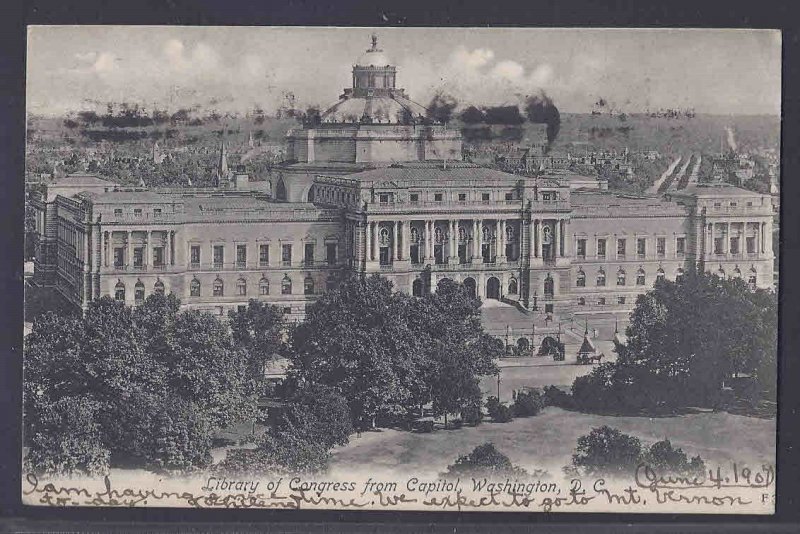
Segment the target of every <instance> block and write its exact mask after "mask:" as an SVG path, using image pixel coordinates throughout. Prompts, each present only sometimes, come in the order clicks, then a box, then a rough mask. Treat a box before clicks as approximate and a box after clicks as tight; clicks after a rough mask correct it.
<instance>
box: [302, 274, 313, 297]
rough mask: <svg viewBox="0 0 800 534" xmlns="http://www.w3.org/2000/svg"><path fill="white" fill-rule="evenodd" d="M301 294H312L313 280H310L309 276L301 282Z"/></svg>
mask: <svg viewBox="0 0 800 534" xmlns="http://www.w3.org/2000/svg"><path fill="white" fill-rule="evenodd" d="M303 294H305V295H313V294H314V279H313V278H311V275H309V276H306V279H305V280H303Z"/></svg>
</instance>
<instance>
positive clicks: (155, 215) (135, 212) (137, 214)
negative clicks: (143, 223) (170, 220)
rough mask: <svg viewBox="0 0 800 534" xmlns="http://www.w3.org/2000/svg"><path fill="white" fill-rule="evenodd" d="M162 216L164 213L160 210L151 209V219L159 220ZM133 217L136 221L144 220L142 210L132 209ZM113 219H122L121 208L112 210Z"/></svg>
mask: <svg viewBox="0 0 800 534" xmlns="http://www.w3.org/2000/svg"><path fill="white" fill-rule="evenodd" d="M163 214H164V212H163V211H162V210H161V208H153V218H154V219H160V218H161V217H162V215H163ZM133 216H134V218H136V219H142V218H144V212H143V211H142V208H133ZM114 217H115V218H116V219H119V218H121V217H122V208H114Z"/></svg>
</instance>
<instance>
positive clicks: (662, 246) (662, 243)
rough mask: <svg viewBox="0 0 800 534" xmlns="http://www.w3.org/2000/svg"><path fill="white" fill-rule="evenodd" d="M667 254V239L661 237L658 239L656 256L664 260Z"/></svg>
mask: <svg viewBox="0 0 800 534" xmlns="http://www.w3.org/2000/svg"><path fill="white" fill-rule="evenodd" d="M666 253H667V238H666V237H659V238H657V239H656V254H658V257H659V258H663V257H664V255H666Z"/></svg>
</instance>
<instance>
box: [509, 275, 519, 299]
mask: <svg viewBox="0 0 800 534" xmlns="http://www.w3.org/2000/svg"><path fill="white" fill-rule="evenodd" d="M508 294H509V295H516V294H517V279H516V278H512V279H511V280H509V281H508Z"/></svg>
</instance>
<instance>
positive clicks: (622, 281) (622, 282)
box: [617, 268, 625, 286]
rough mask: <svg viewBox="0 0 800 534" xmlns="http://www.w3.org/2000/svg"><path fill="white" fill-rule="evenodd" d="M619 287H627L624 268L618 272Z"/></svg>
mask: <svg viewBox="0 0 800 534" xmlns="http://www.w3.org/2000/svg"><path fill="white" fill-rule="evenodd" d="M617 285H618V286H624V285H625V270H624V269H622V268H620V270H619V271H617Z"/></svg>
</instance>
